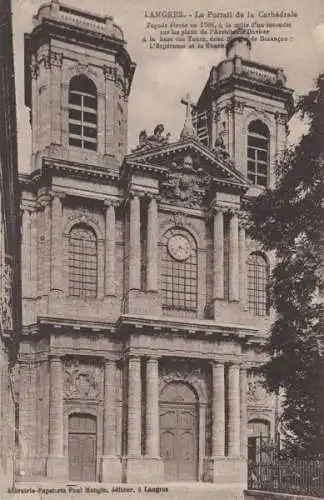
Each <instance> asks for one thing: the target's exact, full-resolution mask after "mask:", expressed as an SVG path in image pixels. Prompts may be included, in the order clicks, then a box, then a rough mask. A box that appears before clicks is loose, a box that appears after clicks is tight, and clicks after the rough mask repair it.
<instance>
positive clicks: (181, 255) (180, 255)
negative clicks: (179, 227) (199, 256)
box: [168, 234, 191, 260]
mask: <svg viewBox="0 0 324 500" xmlns="http://www.w3.org/2000/svg"><path fill="white" fill-rule="evenodd" d="M168 250H169V253H170V255H171V257H173V258H174V259H176V260H186V259H188V257H190V253H191V248H190V243H189V241H188V240H187V238H185V237H184V236H182V235H181V234H176V235H174V236H172V237H171V238H170V239H169V241H168Z"/></svg>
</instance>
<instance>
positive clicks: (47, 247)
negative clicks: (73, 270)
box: [43, 197, 52, 294]
mask: <svg viewBox="0 0 324 500" xmlns="http://www.w3.org/2000/svg"><path fill="white" fill-rule="evenodd" d="M44 203H45V206H44V277H43V290H44V293H45V294H46V293H48V292H49V290H50V286H51V257H52V252H51V222H52V221H51V202H50V197H47V198H46V200H45V201H44Z"/></svg>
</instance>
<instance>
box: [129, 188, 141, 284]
mask: <svg viewBox="0 0 324 500" xmlns="http://www.w3.org/2000/svg"><path fill="white" fill-rule="evenodd" d="M129 223H130V227H129V290H134V289H135V290H140V289H141V232H140V230H141V210H140V197H139V195H138V194H133V195H132V196H131V198H130V222H129Z"/></svg>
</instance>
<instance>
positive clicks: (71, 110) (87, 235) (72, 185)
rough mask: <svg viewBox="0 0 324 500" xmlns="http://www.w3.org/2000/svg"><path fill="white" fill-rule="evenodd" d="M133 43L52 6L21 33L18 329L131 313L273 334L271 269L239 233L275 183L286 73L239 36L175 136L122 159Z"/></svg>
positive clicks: (159, 129)
mask: <svg viewBox="0 0 324 500" xmlns="http://www.w3.org/2000/svg"><path fill="white" fill-rule="evenodd" d="M125 45H126V42H125V40H124V37H123V33H122V31H121V29H120V28H119V27H118V26H116V25H115V24H114V22H113V19H112V18H111V17H106V18H101V17H98V16H94V15H92V14H89V13H87V12H82V11H79V10H74V9H71V8H69V7H66V6H64V5H63V4H59V3H58V2H57V1H55V0H54V1H52V2H51V3H50V4H48V5H44V6H42V7H40V9H39V11H38V13H37V14H36V16H35V17H34V27H33V30H32V32H31V34H29V35H26V104H27V105H28V106H29V107H30V108H31V126H32V144H33V147H32V151H33V154H32V165H31V174H30V175H23V176H22V177H21V179H22V191H23V195H22V209H23V255H24V265H23V295H24V324H25V325H26V326H28V328H29V329H33V328H36V327H35V325H36V324H37V321H38V318H56V317H57V316H60V317H65V318H68V319H69V321H70V320H71V321H72V320H76V319H77V320H78V321H79V320H80V319H82V318H83V319H84V320H87V321H90V322H92V323H93V322H95V321H103V322H110V323H111V324H115V323H116V322H117V323H116V324H119V323H118V321H119V318H120V317H121V316H122V315H125V314H126V315H135V316H141V317H145V316H146V317H147V318H149V317H153V318H155V320H154V321H157V318H164V319H163V320H161V321H162V322H163V321H164V324H165V322H166V317H169V318H174V319H173V320H172V321H176V319H175V318H177V320H178V319H179V318H180V319H179V320H180V321H183V322H184V323H186V321H190V322H192V320H197V321H207V322H208V321H211V324H215V322H217V323H218V324H219V325H225V324H228V323H231V324H233V325H237V328H238V329H239V328H240V327H242V328H250V329H251V331H253V332H255V333H257V332H258V331H265V330H266V329H267V328H268V325H269V321H270V320H271V314H270V310H269V303H268V296H267V281H268V277H269V273H270V271H271V267H272V265H273V262H274V259H273V255H264V254H263V253H262V252H261V251H260V249H259V248H258V247H257V246H256V244H255V243H254V242H253V241H250V240H249V239H248V238H247V237H246V236H245V231H244V213H243V212H244V211H243V208H244V199H245V197H246V195H249V194H253V193H255V192H258V190H260V189H264V188H265V187H267V186H271V185H273V182H274V166H275V162H276V157H277V154H278V153H279V151H280V149H281V148H282V147H283V146H284V144H285V138H286V124H287V120H288V118H289V116H290V111H291V99H292V91H291V89H289V88H287V87H286V85H285V84H286V79H285V76H284V73H283V71H282V70H279V69H274V68H272V67H269V66H265V65H263V64H262V65H261V64H259V63H254V62H252V61H251V60H250V50H251V42H250V41H249V40H248V39H247V38H246V37H245V35H244V34H240V33H236V34H235V35H234V36H233V37H232V38H231V39H230V40H229V42H228V44H227V48H226V59H225V60H224V61H223V62H221V63H220V64H219V65H218V66H217V67H213V68H212V69H211V73H210V77H209V79H208V81H207V83H206V85H205V87H204V89H203V91H202V94H201V96H200V98H199V100H198V103H197V105H195V106H194V105H192V104H191V103H190V100H189V99H187V101H185V104H186V118H185V123H184V127H183V130H182V131H181V133H180V136H179V139H178V140H176V141H174V142H170V140H169V135H168V134H167V135H164V133H163V132H164V127H163V125H162V124H159V125H157V126H156V128H155V130H154V132H153V133H152V134H151V135H148V134H147V133H146V131H142V132H141V133H140V135H139V144H138V146H137V147H136V148H135V149H134V150H133V151H132V152H131V153H129V154H126V152H127V151H126V148H127V143H126V138H127V103H128V97H129V93H130V88H131V82H132V77H133V74H134V69H135V64H134V63H133V62H132V61H131V59H130V57H129V55H128V52H127V51H126V49H125ZM35 256H37V258H35ZM161 324H162V323H161ZM186 324H187V323H186ZM187 326H188V325H187Z"/></svg>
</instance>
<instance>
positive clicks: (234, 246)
mask: <svg viewBox="0 0 324 500" xmlns="http://www.w3.org/2000/svg"><path fill="white" fill-rule="evenodd" d="M238 276H239V245H238V213H237V211H236V210H233V211H231V214H230V222H229V300H230V301H238V300H239V280H238Z"/></svg>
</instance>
